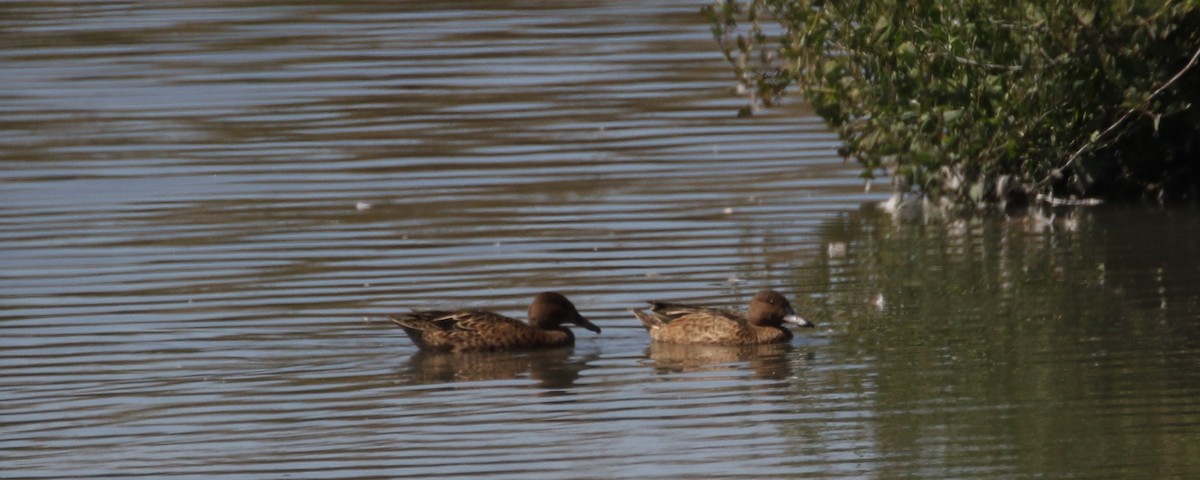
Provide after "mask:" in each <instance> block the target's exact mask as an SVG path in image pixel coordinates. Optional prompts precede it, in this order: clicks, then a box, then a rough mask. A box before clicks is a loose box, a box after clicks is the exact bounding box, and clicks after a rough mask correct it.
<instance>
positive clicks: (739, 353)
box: [646, 343, 792, 380]
mask: <svg viewBox="0 0 1200 480" xmlns="http://www.w3.org/2000/svg"><path fill="white" fill-rule="evenodd" d="M791 351H792V346H791V345H789V344H773V345H748V346H725V345H680V344H674V343H651V344H650V346H649V347H648V348H647V349H646V356H647V357H648V358H649V359H650V360H651V362H652V365H653V366H654V370H655V373H658V374H671V373H695V372H718V371H722V372H729V371H749V372H752V374H753V377H754V378H757V379H762V380H784V379H787V378H788V377H789V376H791V375H792V368H791V366H790V363H789V354H790V352H791Z"/></svg>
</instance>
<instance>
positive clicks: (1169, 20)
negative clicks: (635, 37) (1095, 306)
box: [702, 0, 1200, 206]
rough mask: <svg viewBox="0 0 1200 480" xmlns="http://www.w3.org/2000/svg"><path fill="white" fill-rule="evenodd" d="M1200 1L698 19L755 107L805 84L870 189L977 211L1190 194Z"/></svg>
mask: <svg viewBox="0 0 1200 480" xmlns="http://www.w3.org/2000/svg"><path fill="white" fill-rule="evenodd" d="M1198 6H1200V0H1185V1H1165V0H1157V1H1155V0H1150V1H1146V0H1117V1H1113V2H1101V3H1099V4H1096V5H1094V6H1093V5H1091V4H1088V3H1086V2H1068V1H1059V0H1050V1H1045V2H1032V1H1024V2H1022V1H1002V2H992V1H990V0H958V1H949V2H900V1H895V0H879V1H852V2H823V1H820V0H748V1H743V2H738V1H737V0H717V1H716V3H714V4H712V5H710V6H708V7H705V8H704V9H702V13H703V14H704V15H705V16H706V17H707V18H708V20H709V21H710V22H711V24H712V27H713V33H714V36H715V37H716V38H717V39H718V42H719V43H720V45H721V48H722V51H723V52H724V53H725V55H726V58H727V59H728V60H729V61H730V63H731V64H732V65H733V66H734V72H735V74H736V75H737V78H738V80H739V82H741V83H742V84H743V85H744V86H745V87H747V89H748V91H750V92H751V94H752V100H751V101H752V105H753V107H755V108H756V107H758V106H769V105H771V104H773V103H774V102H776V101H778V100H779V99H780V97H781V96H782V95H783V93H784V91H785V89H788V87H790V86H795V87H797V89H798V90H799V91H800V93H801V94H802V95H803V96H804V97H805V99H806V100H807V101H808V102H810V103H811V104H812V106H813V107H814V109H815V110H816V112H817V113H818V114H819V115H821V116H822V117H824V118H825V119H826V121H828V122H829V124H830V125H831V126H832V127H833V128H835V129H836V130H837V131H838V133H839V134H840V135H841V137H842V139H843V141H844V142H845V146H844V148H843V150H842V152H843V153H844V154H845V155H846V156H847V157H850V158H854V159H856V160H857V161H859V162H861V163H862V165H863V166H864V176H867V177H871V176H872V175H874V174H875V173H876V172H879V171H885V172H887V173H890V174H892V175H894V178H895V182H896V184H897V185H898V186H899V188H901V189H902V190H905V189H912V190H915V191H919V192H921V193H924V194H928V195H930V196H932V197H934V198H940V199H943V200H945V201H948V202H949V203H951V204H953V205H960V206H973V205H990V204H994V203H996V202H1004V201H1007V200H1015V199H1026V198H1029V197H1030V196H1032V195H1034V194H1046V195H1051V196H1054V197H1055V198H1062V197H1066V196H1081V197H1082V196H1088V197H1107V198H1113V197H1121V196H1133V195H1142V196H1153V197H1154V198H1158V199H1165V198H1192V199H1194V198H1195V197H1196V185H1197V178H1200V161H1198V160H1197V156H1198V155H1200V112H1198V111H1197V108H1196V104H1197V102H1200V67H1196V63H1197V56H1200V9H1198V8H1197V7H1198ZM768 19H769V20H768ZM764 20H766V21H764ZM779 27H782V28H779ZM776 37H777V39H778V41H777V42H776V41H774V39H775V38H776Z"/></svg>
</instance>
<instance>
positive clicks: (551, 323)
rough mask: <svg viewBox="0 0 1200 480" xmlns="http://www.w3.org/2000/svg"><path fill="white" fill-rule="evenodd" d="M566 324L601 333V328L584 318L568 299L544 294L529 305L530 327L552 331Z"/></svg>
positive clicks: (548, 293) (556, 294) (557, 295)
mask: <svg viewBox="0 0 1200 480" xmlns="http://www.w3.org/2000/svg"><path fill="white" fill-rule="evenodd" d="M564 323H573V324H575V325H579V326H581V327H583V328H586V329H588V330H591V331H593V332H596V333H600V327H597V326H596V325H595V324H593V323H592V322H590V321H588V319H586V318H583V315H580V314H579V311H578V310H576V309H575V305H574V304H573V303H571V301H570V300H567V297H564V296H562V295H560V294H558V293H554V292H544V293H539V294H538V296H536V297H534V298H533V303H532V304H531V305H529V324H530V325H533V326H535V327H537V328H540V329H543V330H550V329H555V328H559V327H560V326H562V324H564Z"/></svg>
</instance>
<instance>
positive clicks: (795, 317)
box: [783, 313, 817, 328]
mask: <svg viewBox="0 0 1200 480" xmlns="http://www.w3.org/2000/svg"><path fill="white" fill-rule="evenodd" d="M783 321H785V322H787V323H794V324H796V325H799V326H801V327H808V328H813V327H815V326H817V325H816V324H815V323H812V322H810V321H808V320H805V319H803V318H800V316H799V315H796V314H794V313H793V314H791V315H788V316H786V317H783Z"/></svg>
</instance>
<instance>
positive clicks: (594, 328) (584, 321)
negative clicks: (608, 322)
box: [571, 315, 600, 333]
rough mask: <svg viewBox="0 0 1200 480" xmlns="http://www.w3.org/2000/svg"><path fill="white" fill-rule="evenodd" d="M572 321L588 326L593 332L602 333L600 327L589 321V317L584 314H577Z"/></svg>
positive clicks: (584, 326)
mask: <svg viewBox="0 0 1200 480" xmlns="http://www.w3.org/2000/svg"><path fill="white" fill-rule="evenodd" d="M571 323H574V324H576V325H579V326H581V327H583V328H586V329H588V330H591V331H593V332H596V333H600V327H597V326H596V324H594V323H592V322H590V321H588V319H586V318H583V316H582V315H576V316H575V319H574V320H571Z"/></svg>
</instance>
